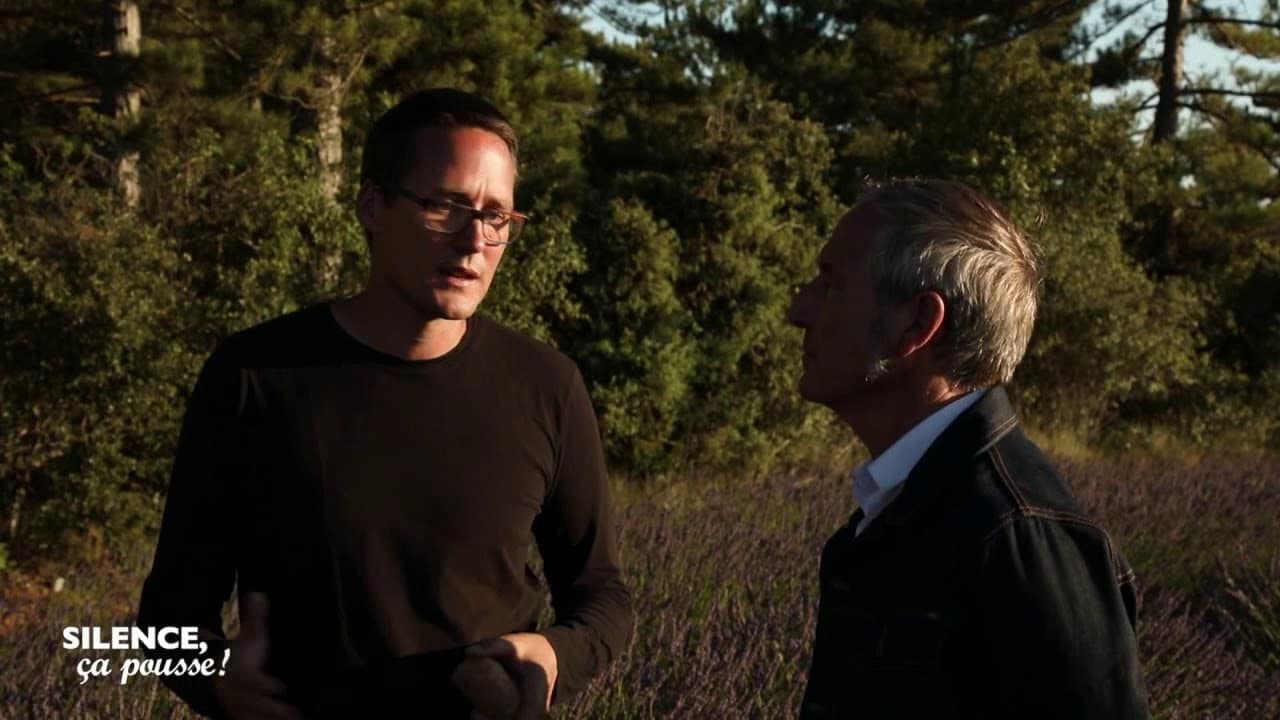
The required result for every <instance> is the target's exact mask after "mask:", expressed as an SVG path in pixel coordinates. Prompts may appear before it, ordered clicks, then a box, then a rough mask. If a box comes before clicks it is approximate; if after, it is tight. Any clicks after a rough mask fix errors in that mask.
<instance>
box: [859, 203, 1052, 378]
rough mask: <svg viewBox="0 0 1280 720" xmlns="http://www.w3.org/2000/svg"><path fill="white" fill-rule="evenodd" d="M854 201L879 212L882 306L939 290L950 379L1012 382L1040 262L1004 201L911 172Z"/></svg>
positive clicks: (1031, 321)
mask: <svg viewBox="0 0 1280 720" xmlns="http://www.w3.org/2000/svg"><path fill="white" fill-rule="evenodd" d="M858 204H859V205H862V204H867V205H870V206H873V207H874V208H875V209H876V210H877V211H878V212H879V214H880V215H881V216H882V217H883V220H881V222H880V224H879V226H878V228H877V230H876V234H875V241H874V244H873V246H872V252H871V260H870V267H871V277H872V281H873V282H874V283H875V286H876V297H877V299H878V300H879V302H880V303H881V304H882V306H883V305H889V304H895V303H898V302H902V301H905V300H907V299H909V298H911V297H912V296H913V295H914V294H915V293H917V292H922V291H925V290H933V291H935V292H937V293H938V294H940V295H942V297H943V298H944V300H945V302H946V304H947V325H946V328H947V333H946V335H945V339H944V343H945V346H946V354H947V362H948V365H949V368H948V370H949V372H948V375H949V377H950V379H951V380H952V381H953V382H955V383H956V384H957V385H958V386H960V387H961V388H963V389H966V390H975V389H978V388H981V387H989V386H991V385H996V384H1000V383H1006V382H1008V381H1009V380H1010V379H1011V378H1012V377H1013V372H1014V370H1015V369H1016V368H1017V366H1018V364H1019V363H1020V362H1021V361H1022V356H1023V355H1024V354H1025V352H1026V349H1027V345H1028V343H1029V342H1030V339H1031V332H1032V329H1033V327H1034V325H1035V316H1036V307H1037V304H1038V301H1037V295H1038V294H1039V287H1040V267H1039V266H1040V263H1039V260H1038V258H1037V253H1036V248H1035V247H1034V246H1033V245H1032V243H1031V242H1030V241H1029V240H1027V238H1026V237H1025V236H1024V235H1023V234H1022V232H1021V231H1020V230H1019V229H1018V228H1017V227H1016V226H1015V225H1014V224H1013V222H1012V221H1011V220H1010V219H1009V215H1008V213H1007V212H1006V211H1005V210H1004V208H1002V207H1000V206H999V205H998V204H997V203H996V202H994V201H993V200H991V199H990V198H988V197H986V196H985V195H983V194H982V193H980V192H978V191H977V190H974V189H973V188H970V187H967V186H965V185H961V184H960V183H955V182H948V181H944V180H928V179H914V178H912V179H903V180H892V181H889V182H886V183H883V184H880V185H878V186H876V187H873V188H872V189H871V190H869V191H868V192H866V193H865V194H864V195H863V196H862V198H860V199H859V202H858Z"/></svg>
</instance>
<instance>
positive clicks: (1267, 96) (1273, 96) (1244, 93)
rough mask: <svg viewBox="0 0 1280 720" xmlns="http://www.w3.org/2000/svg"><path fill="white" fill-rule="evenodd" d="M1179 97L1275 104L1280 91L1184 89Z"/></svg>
mask: <svg viewBox="0 0 1280 720" xmlns="http://www.w3.org/2000/svg"><path fill="white" fill-rule="evenodd" d="M1178 94H1179V95H1226V96H1228V97H1247V98H1249V99H1250V100H1255V101H1257V100H1263V101H1267V102H1274V101H1276V100H1280V91H1273V90H1259V91H1256V92H1250V91H1248V90H1226V89H1223V88H1183V89H1182V90H1181V91H1180V92H1179V93H1178Z"/></svg>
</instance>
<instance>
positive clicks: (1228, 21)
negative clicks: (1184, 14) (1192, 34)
mask: <svg viewBox="0 0 1280 720" xmlns="http://www.w3.org/2000/svg"><path fill="white" fill-rule="evenodd" d="M1184 22H1185V23H1186V24H1187V25H1248V26H1250V27H1260V28H1266V29H1268V30H1280V22H1267V21H1265V20H1249V19H1246V18H1220V17H1214V16H1213V15H1198V16H1196V17H1193V18H1190V19H1188V20H1185V21H1184Z"/></svg>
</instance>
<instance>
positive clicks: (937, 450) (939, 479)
mask: <svg viewBox="0 0 1280 720" xmlns="http://www.w3.org/2000/svg"><path fill="white" fill-rule="evenodd" d="M1017 424H1018V421H1017V416H1016V415H1014V412H1013V405H1012V404H1011V403H1010V401H1009V395H1008V393H1007V392H1006V390H1005V388H1004V386H1002V385H997V386H994V387H992V388H989V389H988V390H987V392H986V393H984V394H983V396H982V397H981V398H980V399H979V400H978V402H976V403H974V405H973V406H972V407H970V408H969V409H968V410H966V411H964V412H963V413H962V414H961V415H960V416H959V417H957V418H956V419H955V421H954V422H952V423H951V424H950V425H949V426H948V427H947V429H946V430H944V431H943V432H942V434H941V435H939V436H938V439H937V440H935V441H934V442H933V444H932V445H930V446H929V449H928V450H926V451H925V453H924V456H923V457H921V458H920V462H918V463H916V465H915V467H914V468H913V469H912V470H911V473H910V474H909V475H907V479H906V481H905V482H904V484H903V487H902V491H901V492H900V493H899V494H898V497H897V498H896V499H895V500H894V501H893V502H891V503H890V504H889V506H888V507H886V508H885V509H884V512H883V513H881V514H880V516H879V517H877V518H876V519H875V520H873V521H872V522H871V524H870V525H869V526H868V527H867V528H866V531H865V532H864V533H863V534H862V537H866V536H867V535H870V534H873V533H874V532H875V530H876V528H877V527H882V526H892V525H903V524H906V523H907V522H909V521H910V520H911V518H912V517H913V516H914V515H915V514H916V513H917V512H919V511H920V510H921V509H922V508H924V507H926V506H927V505H928V504H929V503H930V502H931V501H932V500H934V499H936V498H937V497H938V495H939V494H940V490H941V489H942V488H943V485H944V482H945V478H946V475H947V473H948V472H949V471H950V470H952V468H953V467H954V465H955V463H956V462H958V461H961V460H967V459H969V458H973V457H975V456H977V455H981V454H982V453H984V452H986V451H987V450H989V449H990V448H991V446H992V445H994V444H995V443H996V442H997V441H999V440H1000V438H1002V437H1004V436H1005V435H1007V434H1008V433H1009V432H1010V431H1011V430H1013V428H1015V427H1016V426H1017ZM863 516H864V514H863V512H862V510H861V509H859V510H858V511H857V512H856V513H854V517H853V519H852V520H851V521H850V524H851V525H852V526H853V527H857V524H858V523H859V522H860V521H861V520H862V517H863Z"/></svg>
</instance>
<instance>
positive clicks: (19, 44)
mask: <svg viewBox="0 0 1280 720" xmlns="http://www.w3.org/2000/svg"><path fill="white" fill-rule="evenodd" d="M1087 5H1088V3H1066V4H1063V3H1056V2H1048V1H1047V0H1046V1H1045V2H1033V3H1015V2H988V3H967V4H961V5H955V4H951V5H948V4H946V3H933V2H924V1H913V2H906V3H896V4H895V3H890V4H885V3H872V4H865V3H864V4H856V3H855V4H849V3H835V2H825V1H809V0H806V1H804V2H799V1H795V2H771V3H763V2H756V1H754V0H741V1H738V0H708V1H706V2H697V3H684V4H670V3H667V4H664V5H662V7H661V9H662V10H663V12H662V13H661V14H660V15H657V14H653V13H651V12H650V13H648V14H646V12H648V11H647V10H646V7H648V6H646V5H645V4H643V3H622V4H618V5H616V6H613V7H610V8H607V9H603V12H602V15H603V16H606V17H608V18H611V19H612V20H613V21H614V22H617V23H618V24H619V25H620V26H622V27H623V28H624V29H625V30H627V31H628V32H629V33H630V34H629V35H628V36H625V37H622V38H619V39H615V40H608V39H606V38H604V37H601V36H599V35H595V34H592V33H591V32H589V31H588V30H587V29H586V27H585V23H586V18H585V17H584V15H583V12H584V8H585V5H584V4H583V3H581V2H577V1H576V0H564V1H561V2H539V3H518V2H501V3H484V2H480V1H479V0H462V1H459V2H438V1H436V0H414V1H400V0H397V2H387V3H372V4H369V3H356V2H348V1H346V0H342V1H339V0H335V1H334V2H325V3H319V4H317V3H298V2H293V1H292V0H253V2H247V3H232V2H228V1H227V0H181V2H166V3H159V4H151V3H143V4H142V12H143V17H142V27H143V48H142V55H141V57H140V58H139V60H138V61H137V63H136V64H135V65H132V66H130V67H129V68H128V71H129V75H130V77H132V78H133V80H134V82H135V83H137V85H138V86H139V87H140V88H141V89H142V91H143V92H142V96H143V112H142V114H141V116H140V117H139V118H137V119H136V120H133V121H130V122H127V123H126V122H118V121H116V120H115V119H114V118H107V117H105V116H103V115H101V114H100V113H99V111H98V103H99V100H100V99H101V92H102V89H103V88H101V87H99V84H100V81H101V76H100V74H101V67H100V65H99V63H100V62H101V58H99V56H98V52H99V50H100V43H101V37H100V35H99V33H98V27H97V23H98V22H99V20H98V10H99V9H100V8H99V6H98V5H92V4H85V3H72V4H65V3H64V4H63V6H59V8H56V9H54V8H47V7H43V6H42V4H39V3H30V2H12V3H8V4H6V6H5V7H6V11H5V12H6V14H5V19H6V23H5V24H4V25H3V26H0V38H3V39H4V40H5V41H6V43H5V48H6V49H5V50H3V51H0V59H3V61H4V64H5V66H6V67H7V68H10V69H11V72H9V73H7V74H4V76H3V77H0V100H3V101H4V103H5V106H6V107H11V108H13V112H12V113H10V114H9V115H6V117H4V118H0V146H3V148H4V150H3V152H0V161H2V162H0V164H2V167H0V170H2V172H3V176H4V177H3V179H4V184H3V188H0V213H2V214H0V242H2V243H3V245H2V246H0V290H3V296H2V297H0V330H3V332H4V335H3V337H0V360H2V361H3V369H4V371H3V373H0V400H2V401H3V402H0V422H2V423H3V425H4V427H5V428H6V434H5V436H4V438H3V443H4V445H3V447H2V449H3V451H4V452H3V456H0V480H3V482H0V509H3V510H4V513H3V517H2V518H0V519H3V520H5V521H6V522H5V523H4V524H5V525H6V526H8V525H13V526H14V527H15V528H16V533H12V534H10V533H7V532H5V531H0V532H5V534H4V535H3V537H4V541H5V543H6V548H7V551H8V553H9V554H10V556H11V557H13V558H17V559H21V558H22V557H25V556H26V555H29V554H30V553H31V552H43V551H44V550H46V549H51V548H54V547H57V546H59V543H60V542H62V541H61V540H60V539H59V538H60V537H62V534H63V533H64V531H66V530H68V529H79V528H82V527H102V526H107V525H110V524H112V523H115V524H116V525H119V526H124V525H128V524H130V523H134V524H137V523H141V522H142V521H143V518H151V517H152V516H153V514H154V511H155V508H156V499H157V492H158V491H159V490H161V489H162V488H163V487H164V483H165V478H166V474H167V466H168V462H169V459H168V458H169V453H170V451H171V446H172V444H173V442H174V441H175V440H176V433H177V421H178V418H179V417H180V414H181V409H182V405H183V400H184V398H185V395H186V393H187V392H188V391H189V387H190V383H191V381H192V379H193V375H194V372H195V370H196V368H197V367H198V363H199V360H200V358H202V357H203V355H204V354H205V353H207V352H208V350H209V349H210V348H211V347H212V346H213V344H214V342H216V341H217V340H218V339H219V338H221V337H224V336H225V335H226V334H227V333H230V332H232V331H234V330H237V329H240V328H243V327H246V326H248V325H251V324H253V323H255V322H258V321H260V320H263V319H265V318H267V317H271V316H273V315H277V314H280V313H283V312H287V311H289V310H291V309H294V308H297V307H300V306H302V305H305V304H308V303H311V302H315V301H319V300H321V299H324V298H327V297H331V296H334V295H344V294H348V293H352V292H355V291H357V290H358V289H359V287H360V285H361V282H362V281H363V279H364V275H365V272H366V269H367V260H368V259H367V250H366V247H365V241H364V238H363V236H362V232H361V230H360V228H359V227H358V225H357V223H356V222H355V219H354V217H353V213H352V207H351V202H350V201H351V198H352V196H353V195H354V188H355V185H356V182H357V180H358V178H357V177H356V173H357V169H358V167H359V161H360V143H361V140H362V139H363V137H364V133H365V132H366V130H367V129H368V127H369V125H370V124H371V123H372V122H373V120H374V118H376V117H377V116H378V115H379V114H380V113H382V112H383V111H384V110H386V109H387V108H388V107H390V106H391V105H392V104H394V103H395V102H396V101H397V100H398V99H399V98H400V97H402V96H403V95H405V94H407V93H408V92H410V91H412V90H416V89H420V88H424V87H428V86H436V85H454V86H458V87H462V88H466V89H470V90H475V91H477V92H479V93H480V94H482V95H484V96H485V97H487V98H488V99H490V100H492V101H493V102H494V103H496V104H497V105H498V106H499V107H501V108H503V109H504V111H506V112H507V113H508V115H509V116H510V117H511V119H512V121H513V124H514V125H515V126H516V128H517V130H518V132H519V134H520V138H521V152H520V161H521V162H520V182H519V186H518V188H517V204H518V205H519V206H520V208H521V209H523V210H530V211H532V212H533V213H534V214H535V216H536V217H537V218H538V222H536V223H535V224H533V225H531V226H530V228H529V229H528V230H527V231H526V233H525V235H524V236H523V237H522V238H521V240H520V241H519V242H518V243H517V244H515V245H513V246H512V247H510V248H509V249H508V250H507V252H506V256H505V257H504V260H503V262H502V266H501V268H500V270H499V274H498V278H499V279H498V282H496V283H495V284H494V287H493V291H492V294H491V296H490V297H489V298H488V299H487V300H486V303H485V308H486V311H487V312H489V313H492V314H493V315H495V316H496V317H497V318H499V319H500V320H503V321H505V322H508V323H510V324H512V325H513V326H515V327H517V328H519V329H521V330H524V331H527V332H529V333H532V334H533V335H536V336H537V337H539V338H542V339H544V340H546V341H548V342H551V343H553V344H555V345H557V346H559V347H561V348H562V349H564V350H566V351H567V352H569V354H570V355H572V356H573V357H574V358H575V359H576V360H577V361H578V362H579V364H580V365H581V366H582V368H583V370H584V373H585V375H586V378H587V381H588V383H589V385H590V388H591V393H592V396H593V399H594V400H595V402H596V405H597V408H598V410H599V413H600V417H601V421H602V427H603V430H604V433H605V440H606V446H607V450H608V454H609V458H610V462H611V467H612V468H613V469H614V470H615V471H616V472H618V473H619V474H622V475H625V476H628V477H635V478H652V477H656V476H664V475H666V476H670V475H672V474H673V473H676V472H678V471H680V470H682V469H688V468H695V467H696V468H698V469H700V470H704V471H708V473H710V472H712V471H714V473H715V474H721V475H729V474H739V475H740V474H743V473H745V472H765V471H767V470H768V469H769V468H770V467H771V466H773V465H776V464H778V463H781V462H790V461H798V460H801V459H803V460H805V461H813V460H815V459H819V460H820V459H822V458H826V460H827V461H828V462H830V458H831V457H832V456H837V457H840V458H843V459H848V455H847V453H848V452H849V448H848V447H846V445H847V441H842V442H840V443H836V442H834V440H835V439H836V438H847V433H844V432H839V431H833V423H832V417H831V416H830V414H828V413H826V412H824V411H819V410H817V409H815V408H814V407H813V406H811V405H808V404H806V403H804V402H803V401H801V399H800V398H799V397H798V395H797V393H796V392H795V382H796V379H797V376H798V374H799V366H798V364H799V353H798V346H799V333H798V331H796V330H795V329H793V328H791V327H789V326H788V325H787V323H786V321H785V317H786V311H787V307H788V304H789V302H790V300H791V297H792V294H793V292H794V289H795V287H796V286H797V285H798V284H799V283H800V282H802V281H804V280H806V279H807V278H808V277H809V276H810V275H811V274H812V273H813V272H814V269H813V261H814V257H815V255H816V253H817V251H818V250H819V248H820V247H821V246H822V244H823V242H824V241H825V240H826V238H827V236H828V235H829V233H830V230H831V228H832V226H833V225H834V222H835V220H836V219H837V218H838V216H839V213H840V211H841V210H842V208H843V207H844V206H845V205H847V204H848V203H850V202H852V201H853V200H854V198H855V197H856V194H857V192H858V191H859V190H860V189H861V188H862V187H863V185H864V183H865V181H866V180H867V179H868V178H870V179H880V178H883V177H887V176H896V175H924V176H941V177H948V178H954V179H958V180H962V181H966V182H969V183H971V184H973V185H976V186H978V187H980V188H982V189H984V190H986V191H987V192H988V193H989V194H991V195H993V196H994V197H995V198H997V199H999V200H1001V201H1002V202H1004V203H1005V204H1006V205H1008V206H1009V207H1010V209H1011V211H1012V213H1013V215H1014V216H1015V219H1016V220H1017V221H1018V222H1019V223H1020V224H1021V225H1022V226H1023V227H1025V228H1026V229H1027V230H1028V231H1029V233H1030V234H1031V235H1032V236H1033V237H1034V238H1035V239H1036V240H1038V241H1039V242H1040V244H1041V247H1042V249H1043V260H1044V268H1045V285H1044V291H1043V294H1042V302H1041V306H1040V308H1041V309H1040V314H1039V318H1038V323H1037V328H1036V333H1035V336H1034V338H1033V341H1032V345H1031V347H1030V349H1029V351H1028V355H1027V358H1026V361H1025V363H1024V365H1023V367H1022V368H1021V369H1020V370H1019V372H1018V376H1017V378H1016V380H1015V383H1014V384H1015V388H1014V389H1015V391H1016V393H1017V396H1018V400H1019V405H1020V408H1021V409H1022V410H1023V411H1024V413H1025V414H1026V415H1028V416H1029V419H1030V420H1031V421H1032V422H1033V424H1034V425H1036V426H1037V427H1039V428H1041V429H1043V430H1044V431H1045V432H1048V433H1050V434H1070V435H1074V436H1083V437H1085V438H1087V439H1088V440H1089V441H1091V442H1095V443H1098V442H1101V443H1104V444H1111V445H1114V446H1116V447H1129V446H1135V445H1141V444H1143V443H1144V442H1145V441H1146V438H1147V437H1148V436H1158V435H1164V436H1173V437H1176V438H1178V439H1179V440H1181V441H1190V442H1193V443H1197V444H1201V445H1210V444H1213V443H1215V442H1218V441H1221V440H1225V439H1227V438H1230V439H1231V441H1233V442H1239V443H1242V444H1251V445H1267V444H1269V445H1270V446H1272V447H1274V446H1276V444H1277V443H1280V410H1278V409H1277V408H1280V360H1277V358H1280V305H1278V304H1277V302H1278V301H1277V298H1280V250H1278V249H1277V245H1276V243H1275V238H1276V237H1280V215H1278V214H1277V213H1280V205H1277V204H1276V203H1274V200H1275V198H1276V196H1277V193H1278V191H1280V180H1278V179H1277V178H1278V174H1277V171H1276V168H1277V167H1280V161H1278V160H1277V150H1278V149H1280V142H1277V134H1276V132H1277V131H1276V128H1277V125H1276V114H1275V110H1276V107H1275V105H1274V104H1273V105H1268V104H1267V103H1266V101H1265V97H1266V96H1263V99H1262V100H1260V101H1259V102H1256V103H1253V104H1251V105H1248V106H1244V105H1241V104H1239V103H1235V102H1233V101H1231V100H1229V99H1227V98H1225V97H1220V96H1216V95H1201V96H1196V97H1195V98H1194V100H1195V105H1196V108H1197V110H1196V115H1195V117H1197V118H1199V120H1197V121H1195V122H1192V123H1190V124H1188V125H1186V126H1184V128H1183V134H1182V135H1181V136H1180V137H1179V138H1178V139H1177V140H1176V141H1175V142H1172V143H1168V144H1165V145H1163V146H1161V147H1157V148H1151V147H1147V146H1144V145H1143V144H1142V142H1141V138H1140V137H1139V136H1138V133H1135V130H1136V129H1139V125H1140V118H1141V116H1140V115H1135V114H1134V113H1133V110H1134V108H1133V107H1131V106H1128V105H1124V104H1120V105H1117V106H1115V107H1097V106H1095V105H1094V104H1093V103H1092V102H1091V101H1090V100H1089V96H1088V92H1089V89H1090V86H1091V84H1099V83H1105V82H1113V81H1118V80H1119V79H1122V78H1126V77H1139V76H1144V75H1149V74H1150V72H1149V71H1150V68H1149V67H1147V66H1140V65H1136V64H1134V63H1133V62H1131V61H1132V60H1133V58H1130V57H1128V56H1125V55H1124V54H1123V53H1121V52H1119V50H1118V49H1117V50H1116V51H1115V52H1112V53H1110V54H1106V53H1104V55H1103V56H1102V58H1101V59H1100V60H1099V61H1098V62H1096V63H1094V64H1093V65H1092V66H1089V65H1086V64H1084V63H1082V62H1080V61H1078V60H1075V59H1074V57H1075V56H1074V55H1073V54H1072V53H1073V52H1074V51H1075V50H1077V49H1078V48H1077V47H1076V43H1078V42H1079V40H1080V37H1081V34H1080V27H1079V26H1078V24H1077V21H1078V19H1079V17H1080V16H1081V13H1082V12H1083V11H1084V8H1085V6H1087ZM598 9H599V8H598ZM1108 17H1110V16H1108ZM646 18H647V19H646ZM1112 19H1114V18H1112ZM1110 21H1112V20H1108V22H1110ZM1244 30H1248V28H1242V27H1223V28H1221V29H1220V30H1212V31H1207V32H1209V37H1210V39H1212V40H1215V41H1219V42H1223V43H1229V42H1239V43H1241V46H1242V47H1245V46H1247V49H1248V50H1249V51H1250V52H1253V53H1255V54H1257V55H1259V56H1262V55H1266V54H1267V53H1268V52H1269V50H1268V47H1269V45H1268V43H1270V42H1271V41H1272V40H1273V39H1274V38H1273V35H1274V33H1273V32H1272V31H1270V30H1268V29H1266V28H1264V27H1256V28H1253V29H1252V30H1249V31H1248V32H1247V33H1245V32H1243V31H1244ZM1215 33H1216V34H1215ZM1268 33H1271V34H1268ZM1108 63H1109V64H1108ZM1235 80H1236V82H1238V83H1239V84H1240V85H1241V87H1244V88H1248V89H1250V90H1257V91H1260V92H1267V91H1268V90H1267V89H1268V88H1272V89H1273V88H1274V83H1275V77H1274V73H1270V74H1269V73H1267V72H1265V71H1264V70H1251V71H1241V72H1240V73H1239V74H1238V77H1237V78H1236V79H1235ZM335 82H336V84H335ZM335 108H336V110H337V115H336V117H337V118H338V119H339V120H340V122H341V124H342V128H341V133H340V134H341V137H342V139H343V141H344V142H343V152H342V164H341V166H340V167H338V168H337V170H338V172H340V173H341V177H340V178H339V180H340V182H339V183H338V188H339V190H338V194H337V196H336V198H334V197H331V196H330V195H329V194H328V192H329V190H331V189H332V184H331V183H332V180H333V179H334V178H333V176H332V174H331V173H329V171H328V170H329V169H328V168H327V167H326V166H325V164H324V163H323V162H322V161H321V160H320V157H321V156H325V153H326V152H330V153H331V151H332V150H333V147H334V146H333V141H334V135H333V133H332V132H330V133H328V134H327V135H323V136H322V133H320V132H319V130H320V127H321V125H322V124H323V123H322V122H321V117H322V116H324V117H327V118H329V121H332V120H333V118H334V117H335V115H334V114H333V112H332V111H333V110H334V109H335ZM325 113H328V114H327V115H326V114H325ZM126 148H128V149H131V150H136V151H137V152H139V153H140V157H141V163H140V168H141V173H142V176H141V179H140V180H141V187H142V197H141V203H140V205H139V206H138V207H137V208H135V209H132V210H131V209H129V208H126V207H124V206H123V205H122V204H120V203H119V202H118V201H117V200H115V199H114V198H113V196H112V194H111V192H110V190H109V189H110V188H111V187H113V185H114V184H115V177H114V171H115V159H116V158H117V157H118V156H120V154H121V153H122V151H123V150H124V149H126ZM322 150H323V152H322ZM327 156H328V157H332V155H331V154H329V155H327ZM1170 204H1172V205H1176V206H1177V207H1178V210H1179V215H1178V217H1179V222H1180V230H1179V235H1178V238H1177V242H1176V244H1175V245H1176V246H1175V247H1174V248H1173V249H1172V250H1173V252H1172V253H1171V255H1170V257H1171V259H1172V260H1171V262H1172V265H1171V266H1170V267H1156V266H1155V265H1154V264H1152V262H1151V261H1152V259H1153V258H1152V256H1151V253H1150V250H1149V248H1147V247H1146V246H1145V245H1144V243H1143V241H1142V238H1144V237H1145V236H1146V235H1147V234H1148V231H1149V225H1150V223H1151V220H1152V214H1151V212H1150V209H1151V208H1153V207H1164V206H1166V205H1170ZM10 520H12V522H8V521H10ZM6 531H7V527H6ZM24 548H25V549H24ZM24 553H25V555H24Z"/></svg>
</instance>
